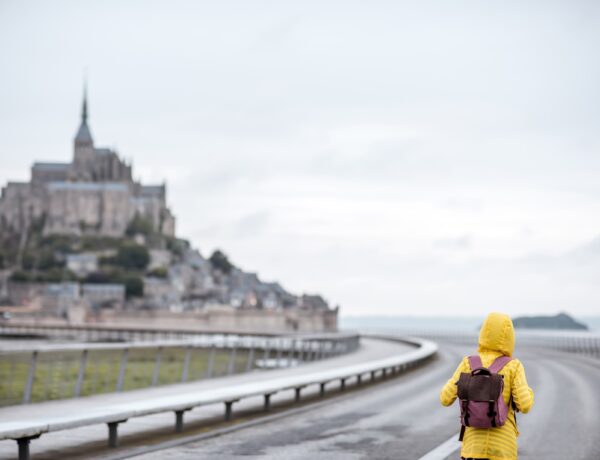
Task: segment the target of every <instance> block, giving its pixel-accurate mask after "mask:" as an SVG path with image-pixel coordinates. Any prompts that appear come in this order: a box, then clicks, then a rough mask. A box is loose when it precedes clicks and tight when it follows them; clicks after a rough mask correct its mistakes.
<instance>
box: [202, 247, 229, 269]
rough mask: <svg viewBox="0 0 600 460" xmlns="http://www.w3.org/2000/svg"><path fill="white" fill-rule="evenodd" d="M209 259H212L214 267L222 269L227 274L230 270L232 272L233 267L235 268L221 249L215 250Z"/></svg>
mask: <svg viewBox="0 0 600 460" xmlns="http://www.w3.org/2000/svg"><path fill="white" fill-rule="evenodd" d="M208 260H209V261H210V263H211V265H212V266H213V268H214V269H216V270H220V271H221V272H223V273H225V274H226V275H228V274H229V272H231V269H232V268H233V264H232V263H231V262H229V259H228V258H227V256H226V255H225V254H224V253H223V252H221V251H220V250H219V249H217V250H216V251H215V252H213V253H212V256H210V259H208Z"/></svg>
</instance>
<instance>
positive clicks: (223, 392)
mask: <svg viewBox="0 0 600 460" xmlns="http://www.w3.org/2000/svg"><path fill="white" fill-rule="evenodd" d="M409 350H414V348H412V347H410V346H408V345H403V344H399V343H392V342H382V341H376V340H369V339H364V340H363V346H362V347H361V348H360V349H359V350H358V351H357V352H355V353H352V354H350V355H345V356H340V357H336V358H332V359H328V360H325V361H322V362H314V363H309V364H305V365H303V366H300V367H297V368H293V369H286V370H278V371H269V372H256V373H251V374H242V375H235V376H231V377H226V378H219V379H213V380H210V381H201V382H195V383H189V384H181V385H171V386H168V387H159V388H150V389H145V390H137V391H130V392H126V393H119V394H108V395H99V396H93V397H87V398H79V399H76V400H66V401H52V402H47V403H40V404H34V405H26V406H13V407H7V408H3V409H0V420H2V423H0V436H3V437H5V438H6V437H12V438H14V437H23V436H34V435H36V434H37V433H44V432H45V431H48V429H50V431H56V430H60V429H62V428H65V427H72V426H73V424H81V425H89V424H91V423H98V424H99V423H106V422H112V421H116V420H120V419H123V420H124V419H128V418H130V417H132V416H139V415H144V414H145V415H147V414H153V413H158V412H164V411H175V410H183V409H187V408H189V407H192V406H196V405H209V404H211V403H215V402H222V401H223V400H225V399H227V398H231V400H235V398H236V394H237V392H239V389H240V386H241V387H243V388H244V391H245V392H246V394H248V393H252V392H253V391H254V393H255V394H256V395H263V394H266V393H267V392H268V391H270V390H269V388H272V389H273V391H275V390H276V389H277V388H281V387H285V386H286V384H289V387H290V388H293V387H294V385H297V382H298V378H299V377H302V376H308V375H311V374H315V373H318V374H319V375H320V377H319V378H326V375H327V373H331V375H332V376H333V375H334V373H335V371H336V370H337V369H339V368H342V367H347V366H357V365H359V364H361V365H363V364H364V363H365V362H366V363H369V362H372V361H373V360H375V359H384V358H389V357H392V356H398V354H399V353H402V352H406V351H409ZM256 403H257V401H255V402H254V404H256ZM217 407H221V406H217ZM221 410H222V409H221ZM203 411H204V410H203ZM165 417H166V418H165ZM172 417H173V416H172V415H171V414H160V415H159V416H158V415H157V416H155V417H152V418H156V421H155V422H154V423H156V424H157V425H156V426H158V425H159V424H160V425H162V426H163V427H166V426H170V427H171V431H172V426H173V418H172ZM141 420H146V419H141ZM167 420H168V422H167ZM36 421H37V422H36ZM132 422H133V419H132ZM130 425H132V423H131V422H129V423H127V424H126V425H124V427H125V426H127V427H128V430H127V432H131V431H130V430H129V426H130ZM137 425H139V426H140V427H143V429H145V430H147V429H148V423H141V424H137ZM77 431H81V432H82V433H83V432H86V434H85V435H84V436H83V437H81V434H82V433H76V432H77ZM65 433H68V436H64V435H59V434H58V433H49V434H46V435H44V436H42V438H41V439H39V440H36V441H35V442H34V443H33V444H32V446H33V451H34V452H35V453H36V455H35V458H39V455H37V453H38V452H43V451H47V450H48V449H54V448H57V447H58V446H59V445H61V444H65V441H67V440H68V439H70V440H71V442H66V444H67V445H65V447H66V448H68V447H69V446H70V445H71V446H72V444H73V442H72V440H73V439H77V440H78V441H77V442H79V443H82V442H83V443H86V442H88V443H89V442H93V441H95V440H103V444H105V440H106V428H104V427H103V426H102V425H94V426H91V427H90V426H88V427H84V428H77V429H74V430H73V429H69V430H68V432H65ZM14 449H15V446H14V443H12V442H10V443H9V442H2V443H0V458H14ZM42 458H43V457H42Z"/></svg>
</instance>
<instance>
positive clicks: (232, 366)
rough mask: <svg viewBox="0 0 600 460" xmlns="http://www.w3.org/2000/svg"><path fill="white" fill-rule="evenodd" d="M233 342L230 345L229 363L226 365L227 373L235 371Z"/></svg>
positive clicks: (234, 347)
mask: <svg viewBox="0 0 600 460" xmlns="http://www.w3.org/2000/svg"><path fill="white" fill-rule="evenodd" d="M235 351H236V346H235V344H234V345H232V347H231V353H230V354H229V365H228V366H227V374H228V375H231V374H233V372H234V371H235Z"/></svg>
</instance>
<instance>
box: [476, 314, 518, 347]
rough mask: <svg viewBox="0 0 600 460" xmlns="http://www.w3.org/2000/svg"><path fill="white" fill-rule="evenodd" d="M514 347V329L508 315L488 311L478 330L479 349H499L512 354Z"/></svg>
mask: <svg viewBox="0 0 600 460" xmlns="http://www.w3.org/2000/svg"><path fill="white" fill-rule="evenodd" d="M514 349H515V329H514V327H513V323H512V320H511V319H510V316H508V315H505V314H503V313H490V314H489V315H488V317H487V318H486V319H485V321H484V322H483V326H481V331H479V351H480V352H481V351H490V350H491V351H499V352H500V353H502V354H503V355H505V356H512V354H513V351H514Z"/></svg>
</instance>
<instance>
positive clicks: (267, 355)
mask: <svg viewBox="0 0 600 460" xmlns="http://www.w3.org/2000/svg"><path fill="white" fill-rule="evenodd" d="M270 354H271V350H270V348H269V339H265V351H264V352H263V363H264V364H266V363H267V360H268V359H269V355H270Z"/></svg>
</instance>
